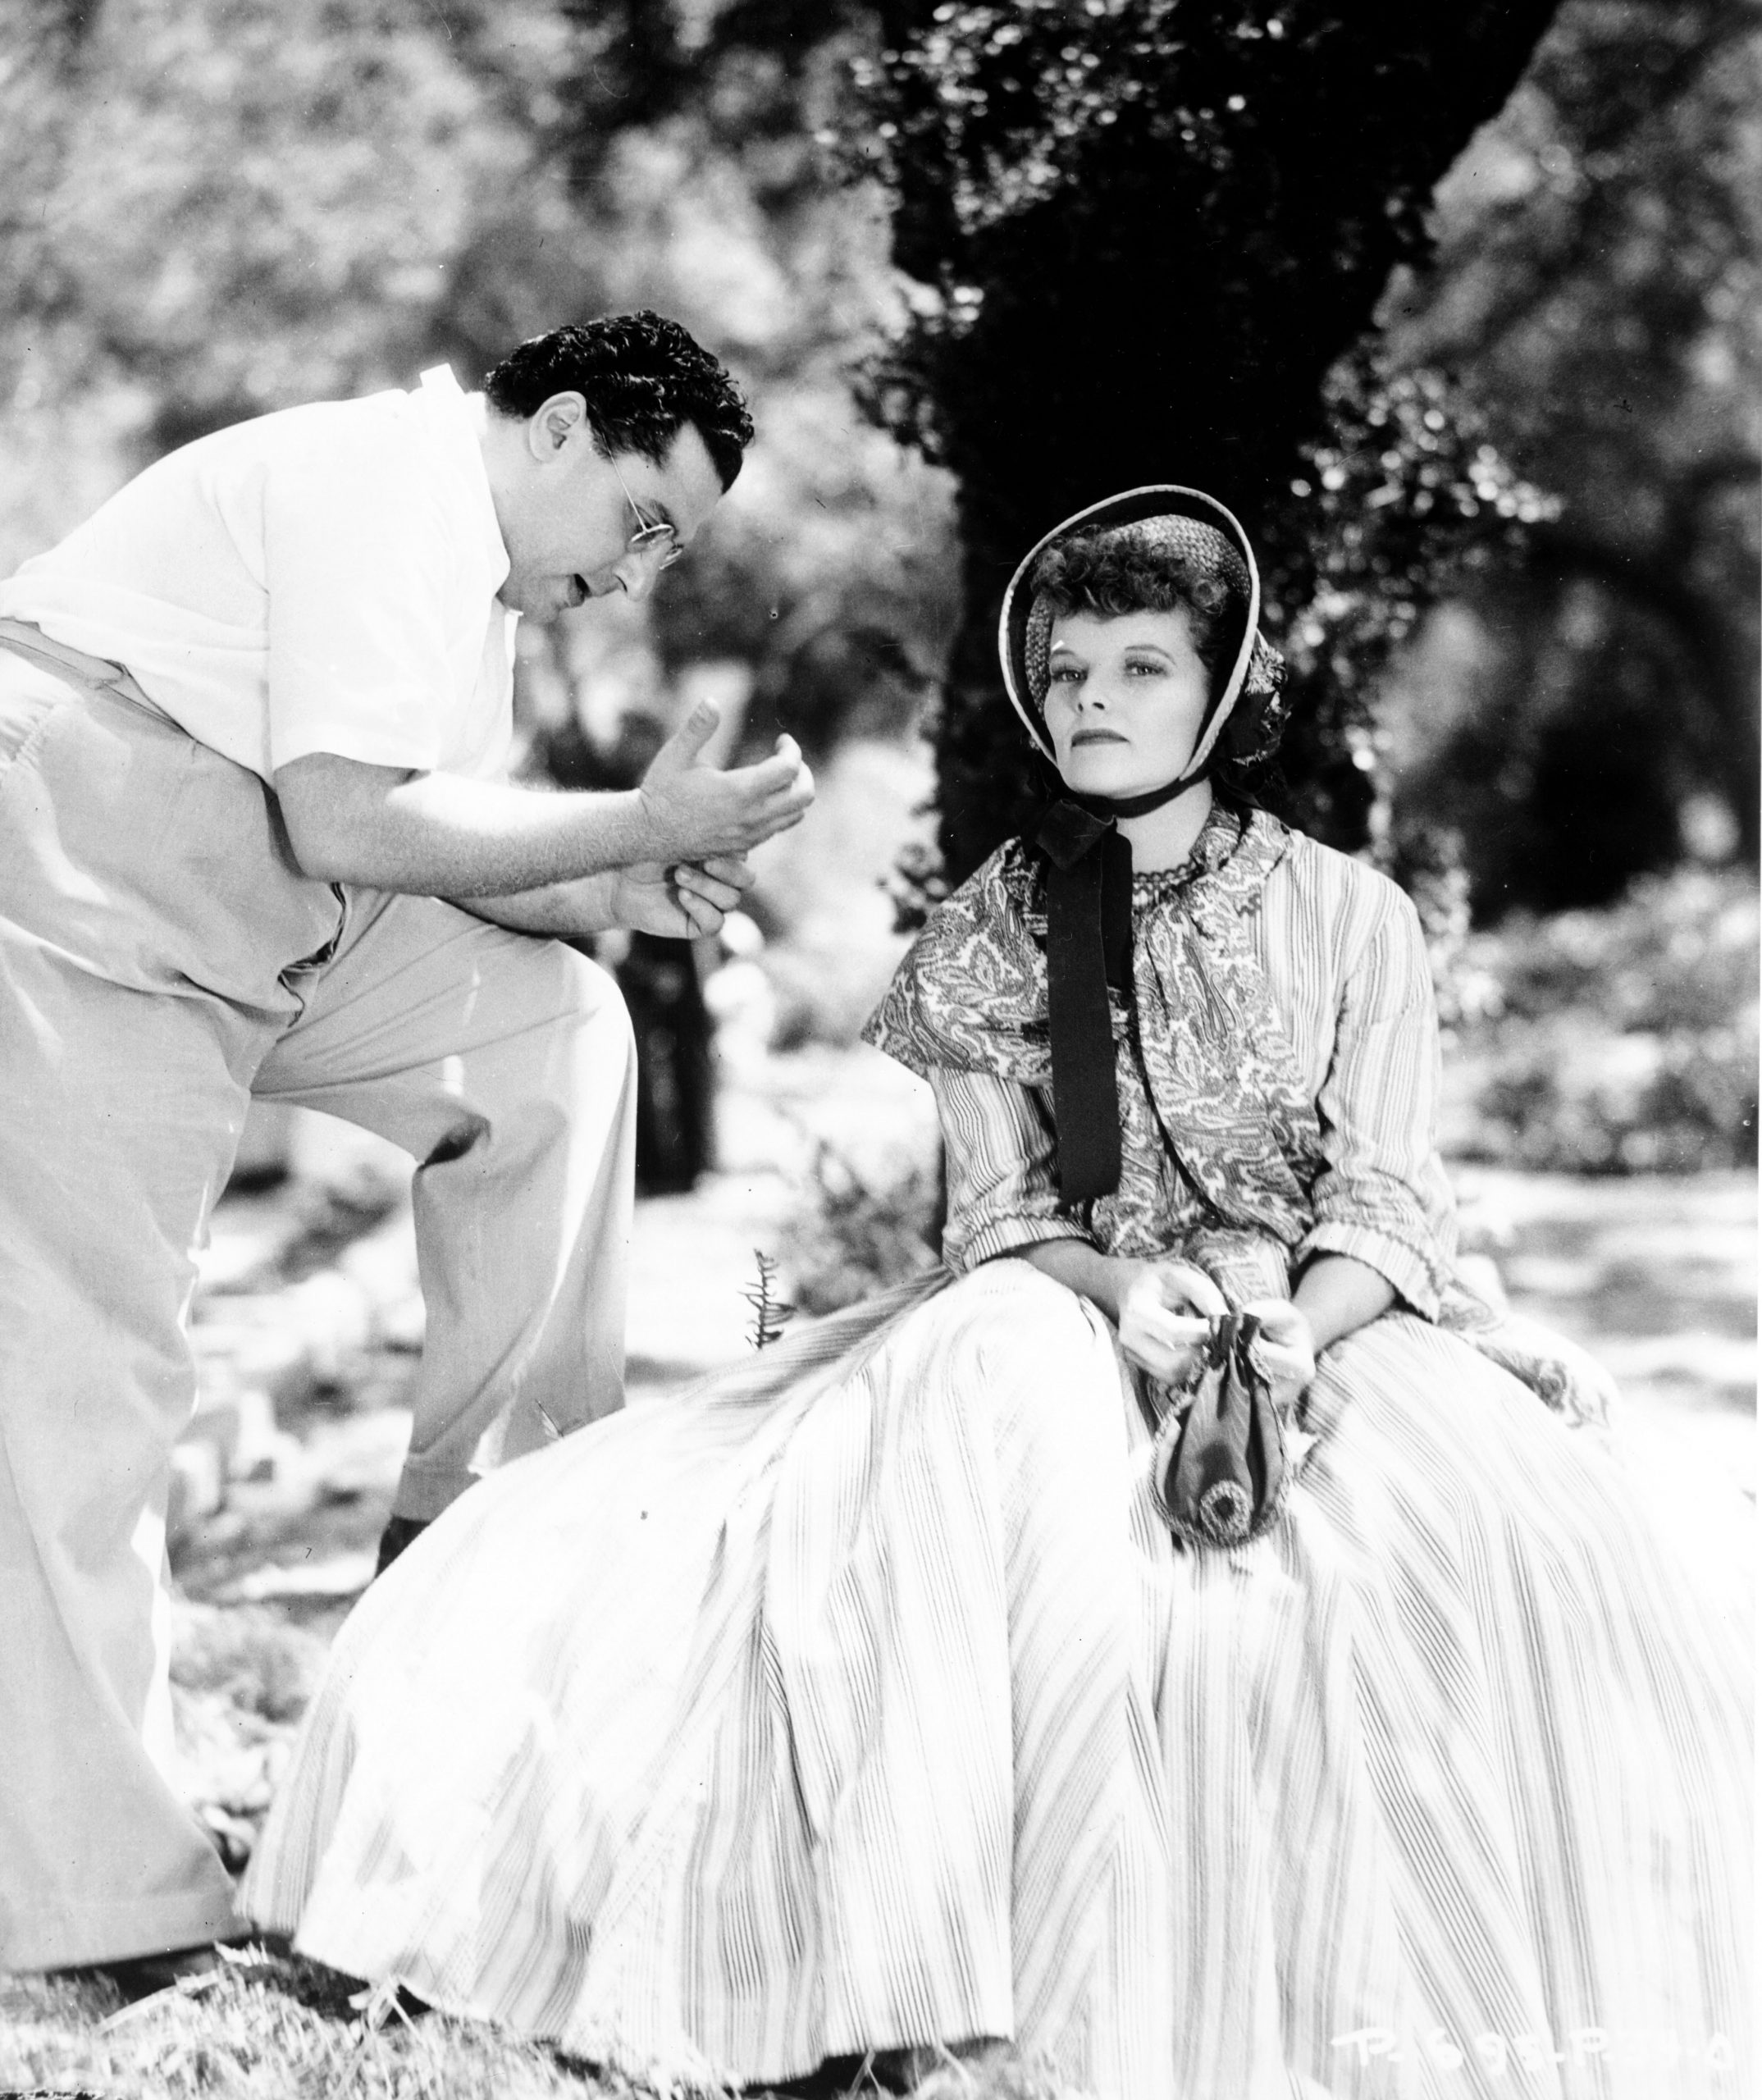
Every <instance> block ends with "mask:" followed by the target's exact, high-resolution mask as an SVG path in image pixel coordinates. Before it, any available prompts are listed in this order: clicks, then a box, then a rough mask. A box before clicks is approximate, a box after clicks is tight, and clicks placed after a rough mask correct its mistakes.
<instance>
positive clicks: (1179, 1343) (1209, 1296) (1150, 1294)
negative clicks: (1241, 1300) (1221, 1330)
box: [1120, 1262, 1230, 1386]
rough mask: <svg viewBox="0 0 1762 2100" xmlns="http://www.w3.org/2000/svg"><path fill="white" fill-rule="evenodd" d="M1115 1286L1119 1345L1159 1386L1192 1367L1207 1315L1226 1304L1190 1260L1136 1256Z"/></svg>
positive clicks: (1215, 1315) (1213, 1316)
mask: <svg viewBox="0 0 1762 2100" xmlns="http://www.w3.org/2000/svg"><path fill="white" fill-rule="evenodd" d="M1132 1267H1133V1269H1134V1271H1136V1273H1135V1274H1133V1275H1131V1276H1130V1277H1129V1278H1127V1279H1126V1280H1125V1281H1124V1282H1123V1284H1122V1286H1121V1291H1120V1347H1121V1349H1122V1350H1123V1351H1124V1352H1125V1356H1126V1358H1127V1360H1128V1361H1129V1362H1130V1363H1135V1364H1137V1365H1138V1366H1139V1368H1140V1369H1141V1370H1143V1371H1148V1372H1149V1373H1150V1375H1151V1376H1152V1377H1153V1378H1154V1379H1156V1380H1157V1381H1159V1382H1160V1383H1161V1384H1162V1385H1165V1386H1178V1385H1180V1382H1181V1381H1182V1380H1183V1379H1184V1378H1185V1377H1186V1376H1187V1374H1188V1373H1189V1372H1190V1371H1191V1370H1192V1368H1193V1367H1194V1362H1195V1360H1196V1358H1197V1357H1198V1349H1199V1344H1201V1343H1202V1342H1203V1341H1204V1340H1205V1336H1206V1331H1207V1327H1208V1326H1210V1324H1211V1322H1212V1321H1213V1320H1218V1319H1221V1318H1222V1317H1223V1316H1224V1315H1225V1313H1227V1312H1228V1311H1229V1310H1230V1308H1229V1306H1228V1304H1227V1303H1226V1302H1225V1299H1224V1294H1223V1293H1222V1292H1221V1290H1219V1289H1218V1288H1217V1285H1216V1284H1215V1283H1213V1282H1212V1279H1211V1278H1210V1277H1209V1276H1207V1274H1206V1273H1205V1271H1204V1270H1203V1269H1196V1268H1194V1266H1193V1264H1192V1263H1191V1262H1134V1264H1132Z"/></svg>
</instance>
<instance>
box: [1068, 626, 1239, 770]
mask: <svg viewBox="0 0 1762 2100" xmlns="http://www.w3.org/2000/svg"><path fill="white" fill-rule="evenodd" d="M1048 668H1049V669H1050V672H1051V683H1049V684H1048V687H1047V692H1046V710H1045V720H1046V730H1047V734H1048V736H1049V737H1051V738H1052V749H1053V751H1054V752H1055V754H1056V755H1057V760H1058V769H1059V771H1060V773H1061V774H1062V775H1063V776H1064V781H1065V785H1066V787H1067V788H1071V789H1073V790H1075V792H1077V793H1078V794H1080V795H1107V796H1111V797H1116V798H1118V797H1125V796H1128V795H1143V794H1148V792H1150V791H1151V790H1152V789H1153V788H1166V787H1167V786H1168V784H1169V783H1170V782H1171V781H1172V780H1178V779H1179V778H1180V775H1181V774H1182V773H1183V771H1184V770H1185V768H1186V765H1187V761H1188V760H1189V759H1190V758H1191V757H1192V756H1193V747H1194V744H1195V743H1196V742H1198V736H1199V724H1200V723H1201V722H1202V720H1203V719H1204V715H1205V705H1206V701H1207V697H1208V696H1209V694H1210V691H1211V678H1210V673H1208V672H1207V669H1206V668H1205V665H1204V664H1203V663H1202V662H1201V660H1200V659H1199V655H1198V651H1196V650H1195V649H1194V646H1193V638H1192V637H1191V635H1190V634H1189V632H1188V628H1187V615H1186V614H1185V613H1184V612H1171V613H1121V614H1102V613H1071V614H1068V615H1067V616H1066V618H1065V619H1059V620H1055V621H1054V622H1053V623H1052V646H1051V655H1050V662H1049V666H1048Z"/></svg>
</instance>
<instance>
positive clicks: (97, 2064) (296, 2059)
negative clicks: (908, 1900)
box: [0, 1946, 1070, 2100]
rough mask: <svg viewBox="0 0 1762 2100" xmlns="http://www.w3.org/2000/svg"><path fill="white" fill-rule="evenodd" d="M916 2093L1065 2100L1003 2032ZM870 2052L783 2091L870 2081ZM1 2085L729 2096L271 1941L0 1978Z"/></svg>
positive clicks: (126, 2092)
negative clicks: (132, 1981) (123, 1983)
mask: <svg viewBox="0 0 1762 2100" xmlns="http://www.w3.org/2000/svg"><path fill="white" fill-rule="evenodd" d="M915 2069H916V2070H917V2072H918V2074H919V2075H917V2076H916V2077H915V2079H913V2080H911V2081H910V2083H911V2092H912V2093H913V2095H914V2096H915V2100H1070V2096H1068V2095H1067V2093H1066V2089H1064V2088H1063V2087H1061V2085H1060V2084H1059V2083H1058V2081H1057V2079H1055V2078H1054V2077H1053V2076H1052V2075H1051V2074H1050V2073H1049V2072H1048V2070H1046V2069H1045V2068H1044V2067H1043V2066H1041V2065H1039V2064H1038V2063H1036V2062H1034V2061H1032V2060H1030V2059H1029V2058H1027V2057H1023V2056H1021V2055H1020V2054H1019V2053H1018V2052H1016V2050H1014V2049H1012V2048H1007V2047H1005V2046H1003V2045H1001V2044H998V2045H993V2046H988V2047H987V2048H983V2049H981V2050H979V2051H978V2052H975V2054H973V2055H971V2056H967V2055H964V2054H963V2055H960V2056H956V2055H953V2054H951V2053H949V2052H947V2051H942V2052H930V2053H929V2055H928V2057H927V2059H926V2061H922V2062H920V2063H919V2064H917V2065H916V2066H915ZM882 2091H883V2086H882V2085H881V2084H880V2083H879V2081H878V2079H877V2078H876V2076H875V2067H874V2064H873V2063H872V2061H870V2060H866V2059H865V2061H864V2062H863V2063H862V2064H861V2065H860V2066H856V2067H855V2068H854V2069H849V2070H845V2071H843V2072H842V2073H840V2074H838V2075H836V2076H833V2077H826V2078H822V2079H817V2080H814V2081H808V2082H805V2083H804V2084H802V2085H801V2087H799V2088H792V2089H790V2100H838V2096H840V2095H844V2096H849V2097H850V2100H856V2096H859V2095H862V2094H877V2093H880V2092H882ZM0 2092H5V2093H45V2092H48V2093H55V2094H57V2095H71V2094H75V2093H89V2094H94V2095H103V2096H104V2100H565V2096H576V2095H580V2096H584V2100H684V2096H686V2095H687V2094H691V2093H705V2094H707V2095H713V2096H714V2100H728V2089H726V2088H723V2087H719V2086H716V2085H714V2084H696V2083H694V2082H692V2081H691V2080H682V2079H677V2078H669V2077H666V2076H664V2075H659V2074H653V2075H648V2076H646V2077H641V2078H638V2077H632V2076H630V2075H626V2074H624V2073H623V2072H620V2071H618V2070H611V2069H608V2068H607V2067H605V2066H596V2065H591V2064H587V2063H582V2062H580V2061H575V2060H573V2059H571V2058H570V2057H567V2056H565V2055H564V2054H563V2053H561V2052H559V2051H557V2050H555V2049H551V2048H547V2047H545V2045H544V2044H542V2043H534V2042H527V2041H523V2040H520V2039H519V2038H517V2037H515V2036H514V2035H511V2034H506V2033H504V2032H503V2031H502V2030H501V2029H498V2028H495V2027H492V2026H490V2025H487V2024H486V2023H485V2022H482V2021H478V2020H454V2019H450V2018H448V2017H447V2016H445V2015H444V2014H441V2013H438V2012H432V2011H425V2010H422V2009H421V2008H419V2007H412V2006H408V2005H407V2004H400V2003H399V2002H398V2001H397V2000H396V1998H395V1997H394V1996H392V1995H390V1994H388V1993H385V1992H377V1991H368V1990H365V1989H363V1988H360V1987H359V1986H358V1985H357V1984H354V1982H352V1981H351V1980H350V1979H348V1978H345V1977H341V1976H338V1975H336V1974H335V1973H334V1972H333V1971H331V1970H327V1969H323V1968H321V1967H320V1966H318V1965H317V1964H316V1963H314V1962H309V1961H303V1960H301V1959H300V1958H299V1956H295V1955H290V1954H288V1953H285V1952H281V1951H279V1950H277V1949H276V1948H273V1947H263V1946H253V1947H240V1948H235V1949H228V1950H227V1951H226V1960H225V1961H224V1962H223V1964H222V1965H221V1969H220V1970H219V1971H218V1972H217V1973H216V1974H213V1975H212V1976H207V1977H202V1978H199V1979H194V1981H193V1982H189V1983H185V1984H180V1985H179V1986H178V1987H177V1988H175V1989H173V1990H170V1991H165V1992H162V1993H159V1994H158V1995H157V1996H156V1997H151V1998H144V1999H142V2000H140V2001H139V2002H138V2003H136V2004H135V2005H132V2006H125V2005H123V2004H122V2003H121V2002H120V2000H119V1999H118V1997H117V1996H116V1991H115V1988H114V1987H113V1986H112V1985H111V1984H107V1983H105V1982H102V1981H97V1980H85V1979H80V1980H69V1979H62V1978H53V1977H38V1976H13V1977H3V1976H0Z"/></svg>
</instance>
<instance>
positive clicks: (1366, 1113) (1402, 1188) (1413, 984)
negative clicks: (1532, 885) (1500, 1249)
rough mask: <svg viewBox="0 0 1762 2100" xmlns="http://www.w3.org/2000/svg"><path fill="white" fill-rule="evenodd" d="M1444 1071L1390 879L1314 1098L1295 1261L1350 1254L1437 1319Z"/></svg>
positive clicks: (1448, 1208)
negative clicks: (1311, 1166) (1438, 1132)
mask: <svg viewBox="0 0 1762 2100" xmlns="http://www.w3.org/2000/svg"><path fill="white" fill-rule="evenodd" d="M1439 1077H1440V1073H1439V1053H1438V1020H1437V1009H1436V1003H1435V1001H1434V998H1433V995H1432V988H1431V970H1430V968H1429V966H1428V965H1427V963H1426V944H1425V939H1424V937H1423V935H1422V933H1421V931H1420V925H1419V915H1418V914H1417V912H1416V911H1414V909H1413V905H1412V904H1411V902H1409V901H1408V898H1406V897H1404V896H1403V895H1402V894H1401V893H1399V891H1398V890H1396V889H1395V888H1394V887H1393V885H1392V884H1391V885H1390V888H1389V893H1388V909H1387V910H1386V911H1385V912H1384V913H1383V914H1382V915H1381V918H1380V920H1379V921H1378V923H1377V924H1376V929H1375V930H1374V931H1373V932H1372V935H1371V937H1370V938H1369V939H1368V940H1367V943H1365V946H1364V948H1363V952H1362V953H1361V954H1360V955H1359V956H1358V959H1357V961H1355V962H1354V964H1353V966H1352V967H1351V968H1350V969H1349V971H1348V973H1347V975H1346V979H1345V985H1344V993H1343V994H1342V997H1341V999H1340V1012H1339V1017H1338V1025H1337V1028H1336V1030H1335V1041H1334V1054H1333V1057H1332V1059H1331V1061H1330V1063H1329V1066H1328V1070H1327V1075H1326V1078H1325V1079H1324V1080H1323V1081H1322V1084H1321V1092H1320V1093H1319V1094H1318V1096H1317V1101H1316V1107H1317V1112H1318V1114H1319V1116H1320V1118H1321V1148H1322V1152H1323V1154H1324V1156H1325V1157H1326V1167H1325V1168H1324V1170H1323V1171H1322V1173H1321V1176H1319V1178H1318V1179H1317V1181H1316V1184H1315V1186H1314V1189H1313V1190H1312V1198H1313V1202H1314V1205H1315V1217H1316V1222H1315V1225H1314V1226H1313V1228H1312V1230H1311V1231H1310V1232H1309V1233H1308V1235H1306V1236H1305V1238H1304V1239H1303V1242H1302V1244H1300V1245H1299V1248H1298V1250H1297V1258H1298V1261H1299V1263H1301V1262H1303V1261H1304V1260H1306V1259H1307V1258H1308V1257H1309V1256H1310V1255H1312V1254H1349V1255H1350V1256H1351V1257H1352V1258H1353V1260H1355V1261H1359V1262H1364V1263H1365V1264H1366V1265H1367V1267H1371V1268H1373V1269H1375V1270H1376V1271H1378V1272H1379V1273H1380V1274H1381V1275H1382V1276H1386V1277H1387V1278H1388V1280H1389V1281H1390V1284H1392V1285H1394V1287H1395V1291H1396V1293H1397V1294H1398V1296H1399V1298H1400V1299H1402V1300H1403V1301H1404V1303H1406V1304H1408V1306H1410V1307H1411V1308H1413V1311H1415V1312H1416V1313H1419V1314H1421V1315H1422V1317H1425V1318H1426V1319H1434V1318H1436V1316H1437V1311H1438V1301H1439V1294H1440V1291H1441V1290H1443V1289H1444V1287H1445V1284H1446V1283H1447V1282H1448V1281H1449V1276H1450V1265H1451V1262H1452V1260H1453V1258H1454V1253H1455V1242H1456V1215H1455V1203H1454V1198H1453V1197H1452V1195H1451V1193H1450V1186H1449V1180H1447V1179H1446V1177H1445V1172H1444V1165H1443V1162H1442V1161H1441V1160H1440V1158H1439V1157H1438V1153H1437V1148H1436V1144H1435V1143H1434V1140H1433V1134H1432V1133H1433V1128H1434V1125H1435V1121H1436V1114H1437V1102H1438V1086H1439Z"/></svg>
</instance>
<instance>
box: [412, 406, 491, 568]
mask: <svg viewBox="0 0 1762 2100" xmlns="http://www.w3.org/2000/svg"><path fill="white" fill-rule="evenodd" d="M415 398H416V401H417V404H418V407H419V408H420V409H422V411H423V412H424V413H425V414H426V415H427V418H428V421H429V423H430V426H431V428H432V429H433V430H434V431H435V433H436V443H437V445H439V447H440V450H441V452H442V454H443V456H444V457H445V459H446V461H447V463H448V466H449V468H450V470H451V471H452V473H454V476H455V477H456V478H457V480H458V482H459V489H460V492H461V494H462V495H463V498H464V500H465V501H466V503H467V504H468V509H469V514H470V518H471V521H472V523H471V527H470V530H471V532H472V536H473V538H474V540H475V541H476V542H477V546H478V547H479V549H480V550H481V552H482V557H483V562H484V566H485V568H486V570H487V571H488V573H489V588H490V595H491V596H492V597H493V596H495V593H496V592H497V591H500V589H501V587H502V586H503V584H504V583H505V582H507V581H508V571H509V559H508V548H507V546H506V544H505V542H504V541H503V538H502V528H501V525H500V522H499V520H498V519H497V518H496V515H495V498H494V497H493V496H492V495H491V493H490V476H489V469H488V468H486V466H485V465H484V463H483V443H482V437H483V427H484V417H485V415H486V413H487V409H488V404H487V403H486V400H485V399H484V397H483V395H481V394H468V393H466V392H465V391H464V390H463V388H462V387H461V386H460V385H459V381H457V380H456V379H455V378H454V377H453V374H452V372H451V371H450V368H448V367H447V366H445V365H444V364H437V365H434V366H431V368H430V369H429V370H428V371H427V372H424V373H423V374H422V387H421V390H420V391H419V392H418V394H417V395H416V397H415Z"/></svg>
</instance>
